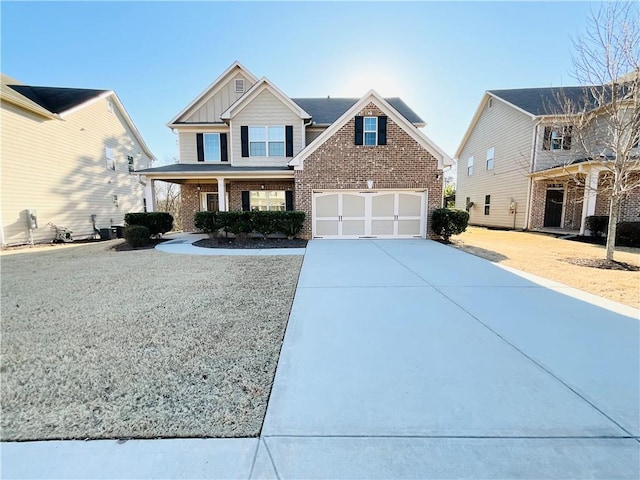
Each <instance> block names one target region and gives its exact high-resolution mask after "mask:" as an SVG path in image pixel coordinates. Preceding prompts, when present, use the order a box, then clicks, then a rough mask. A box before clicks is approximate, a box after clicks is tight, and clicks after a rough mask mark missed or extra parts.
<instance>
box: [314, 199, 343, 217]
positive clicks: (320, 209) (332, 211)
mask: <svg viewBox="0 0 640 480" xmlns="http://www.w3.org/2000/svg"><path fill="white" fill-rule="evenodd" d="M315 214H316V217H337V216H338V194H332V195H318V196H316V211H315Z"/></svg>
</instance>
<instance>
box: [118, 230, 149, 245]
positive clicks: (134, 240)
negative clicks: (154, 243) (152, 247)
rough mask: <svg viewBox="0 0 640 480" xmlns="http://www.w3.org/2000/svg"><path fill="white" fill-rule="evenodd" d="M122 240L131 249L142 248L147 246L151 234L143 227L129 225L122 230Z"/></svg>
mask: <svg viewBox="0 0 640 480" xmlns="http://www.w3.org/2000/svg"><path fill="white" fill-rule="evenodd" d="M124 238H125V240H126V241H127V243H128V244H129V245H131V246H132V247H133V248H138V247H144V246H145V245H148V244H149V240H150V239H151V232H150V231H149V228H148V227H146V226H144V225H129V226H128V227H126V228H125V229H124Z"/></svg>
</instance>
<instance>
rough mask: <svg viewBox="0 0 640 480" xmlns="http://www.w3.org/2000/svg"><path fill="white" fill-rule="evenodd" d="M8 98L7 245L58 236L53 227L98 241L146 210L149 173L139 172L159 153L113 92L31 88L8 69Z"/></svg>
mask: <svg viewBox="0 0 640 480" xmlns="http://www.w3.org/2000/svg"><path fill="white" fill-rule="evenodd" d="M0 100H1V101H0V103H1V106H2V117H1V122H2V144H1V177H2V178H1V186H2V188H1V190H0V204H1V222H0V223H1V226H2V228H1V229H0V240H1V243H2V245H14V244H23V243H27V242H31V241H33V242H49V241H52V240H53V239H54V238H55V234H56V231H55V229H54V228H53V227H52V226H51V225H49V224H53V225H57V226H59V227H66V228H67V229H69V230H71V231H72V232H73V237H74V239H82V238H90V237H93V236H94V235H95V234H96V230H99V229H101V228H111V227H112V226H120V225H123V224H124V214H125V213H128V212H141V211H143V210H144V198H145V183H144V178H143V177H142V176H141V175H138V174H136V173H134V170H135V169H140V168H146V167H148V166H150V164H151V161H152V160H153V159H154V158H153V155H152V154H151V152H150V151H149V149H148V147H147V145H146V144H145V143H144V140H143V139H142V137H141V136H140V132H138V130H137V129H136V127H135V125H134V124H133V122H132V120H131V118H130V117H129V115H128V114H127V112H126V111H125V109H124V107H123V106H122V104H121V103H120V100H119V99H118V97H117V95H116V94H115V93H114V92H113V91H109V90H88V89H80V88H57V87H37V86H30V85H24V84H22V83H20V82H18V81H16V80H14V79H12V78H10V77H8V76H6V75H4V74H3V75H2V88H1V90H0ZM28 221H30V222H33V223H32V224H31V225H29V223H28ZM30 226H32V227H37V228H32V229H31V231H30V228H29V227H30Z"/></svg>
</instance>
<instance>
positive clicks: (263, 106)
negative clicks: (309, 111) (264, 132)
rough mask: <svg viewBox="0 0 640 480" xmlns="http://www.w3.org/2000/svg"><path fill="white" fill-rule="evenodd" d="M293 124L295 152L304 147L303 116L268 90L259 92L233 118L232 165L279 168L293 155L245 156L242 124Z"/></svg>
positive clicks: (294, 153) (286, 163)
mask: <svg viewBox="0 0 640 480" xmlns="http://www.w3.org/2000/svg"><path fill="white" fill-rule="evenodd" d="M286 125H292V126H293V155H294V156H295V155H297V154H298V152H300V150H302V148H303V146H304V145H303V138H302V128H303V123H302V119H301V118H300V117H299V116H298V115H297V114H296V113H294V112H293V111H292V110H291V109H290V108H289V107H288V106H287V105H285V104H284V103H282V101H280V100H279V99H278V98H277V97H276V96H275V95H273V94H272V93H271V92H269V91H268V90H264V91H262V92H261V93H260V94H258V95H257V96H256V97H255V98H254V99H253V100H252V101H251V102H250V103H249V104H248V105H246V106H245V107H244V108H243V109H242V110H241V111H240V112H238V114H237V115H236V116H235V117H233V119H232V121H231V152H230V160H231V164H232V165H234V166H236V167H245V166H246V167H255V166H261V167H280V166H285V165H288V164H289V162H290V161H291V157H242V143H241V138H240V127H241V126H286Z"/></svg>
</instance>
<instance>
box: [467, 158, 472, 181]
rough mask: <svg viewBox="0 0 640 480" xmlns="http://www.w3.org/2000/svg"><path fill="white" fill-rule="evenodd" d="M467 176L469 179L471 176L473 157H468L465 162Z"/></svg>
mask: <svg viewBox="0 0 640 480" xmlns="http://www.w3.org/2000/svg"><path fill="white" fill-rule="evenodd" d="M467 175H468V176H469V177H470V176H471V175H473V157H469V159H468V160H467Z"/></svg>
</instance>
